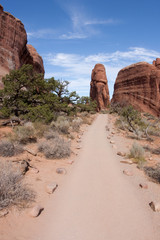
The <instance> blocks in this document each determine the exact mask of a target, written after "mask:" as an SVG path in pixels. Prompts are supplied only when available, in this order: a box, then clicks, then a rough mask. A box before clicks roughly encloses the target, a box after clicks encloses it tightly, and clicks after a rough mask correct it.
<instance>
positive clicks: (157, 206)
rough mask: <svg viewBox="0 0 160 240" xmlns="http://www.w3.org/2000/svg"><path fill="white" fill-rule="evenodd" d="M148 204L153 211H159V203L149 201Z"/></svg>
mask: <svg viewBox="0 0 160 240" xmlns="http://www.w3.org/2000/svg"><path fill="white" fill-rule="evenodd" d="M149 206H150V207H151V208H152V210H153V211H154V212H160V203H159V202H158V203H155V202H150V203H149Z"/></svg>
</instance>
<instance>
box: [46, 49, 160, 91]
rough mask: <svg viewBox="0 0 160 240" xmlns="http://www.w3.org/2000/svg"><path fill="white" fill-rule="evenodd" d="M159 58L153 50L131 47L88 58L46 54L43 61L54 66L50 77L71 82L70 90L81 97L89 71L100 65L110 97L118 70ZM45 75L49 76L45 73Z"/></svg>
mask: <svg viewBox="0 0 160 240" xmlns="http://www.w3.org/2000/svg"><path fill="white" fill-rule="evenodd" d="M159 56H160V53H159V52H156V51H154V50H149V49H145V48H139V47H132V48H129V49H128V50H127V51H123V52H122V51H116V52H113V53H99V54H95V55H89V56H84V55H78V54H66V53H58V54H48V55H45V56H44V61H45V64H46V66H54V69H55V72H54V73H53V72H52V73H53V75H52V76H54V77H55V78H59V79H65V80H68V81H69V82H71V84H70V89H71V90H72V91H73V90H76V91H77V92H78V93H79V94H82V95H83V92H84V94H85V95H86V94H87V93H88V94H89V88H90V78H91V71H92V69H93V67H94V65H95V64H96V63H102V64H104V65H105V67H106V73H107V78H108V82H109V88H110V93H111V95H112V92H113V84H114V82H115V79H116V76H117V73H118V71H119V70H120V69H122V68H123V67H126V66H128V65H130V64H132V63H135V62H139V61H146V62H149V63H152V61H153V60H154V59H155V58H157V57H159ZM57 69H58V70H57ZM46 72H47V68H46ZM47 75H48V76H49V75H51V74H50V73H49V72H47ZM88 94H87V95H88Z"/></svg>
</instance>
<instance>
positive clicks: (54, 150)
mask: <svg viewBox="0 0 160 240" xmlns="http://www.w3.org/2000/svg"><path fill="white" fill-rule="evenodd" d="M38 149H39V151H40V152H43V153H44V155H45V156H46V158H49V159H55V158H59V159H60V158H64V157H69V156H70V154H71V149H70V144H69V142H66V141H65V140H64V139H62V138H61V137H59V136H58V135H57V137H55V138H51V139H50V140H47V141H44V142H42V143H40V144H39V147H38Z"/></svg>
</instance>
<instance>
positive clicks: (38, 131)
mask: <svg viewBox="0 0 160 240" xmlns="http://www.w3.org/2000/svg"><path fill="white" fill-rule="evenodd" d="M33 127H34V129H35V135H36V137H38V138H42V137H43V135H44V133H45V132H46V131H47V130H48V128H49V127H48V125H46V124H44V123H42V122H37V121H36V122H34V123H33Z"/></svg>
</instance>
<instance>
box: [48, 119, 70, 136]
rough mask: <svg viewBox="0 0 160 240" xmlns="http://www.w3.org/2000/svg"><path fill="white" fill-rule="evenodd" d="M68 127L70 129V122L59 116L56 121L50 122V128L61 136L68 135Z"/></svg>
mask: <svg viewBox="0 0 160 240" xmlns="http://www.w3.org/2000/svg"><path fill="white" fill-rule="evenodd" d="M69 127H70V122H69V120H68V118H66V117H64V116H60V117H58V118H57V121H52V122H51V128H53V129H54V130H56V131H58V132H60V133H63V134H68V133H69Z"/></svg>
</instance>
